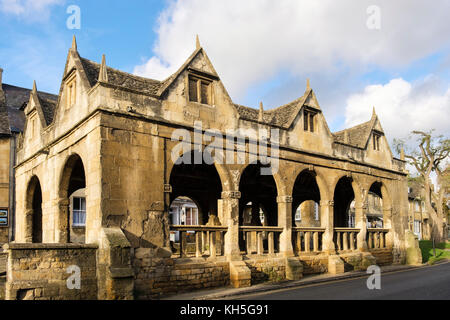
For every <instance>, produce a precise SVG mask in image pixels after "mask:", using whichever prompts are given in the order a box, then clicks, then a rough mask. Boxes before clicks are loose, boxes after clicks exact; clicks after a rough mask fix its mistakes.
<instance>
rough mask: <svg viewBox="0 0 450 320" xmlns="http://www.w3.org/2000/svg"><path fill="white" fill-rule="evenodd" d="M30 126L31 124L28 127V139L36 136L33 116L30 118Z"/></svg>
mask: <svg viewBox="0 0 450 320" xmlns="http://www.w3.org/2000/svg"><path fill="white" fill-rule="evenodd" d="M30 124H31V126H30V136H29V137H30V139H33V138H34V136H35V135H36V117H35V116H33V117H32V118H31V121H30Z"/></svg>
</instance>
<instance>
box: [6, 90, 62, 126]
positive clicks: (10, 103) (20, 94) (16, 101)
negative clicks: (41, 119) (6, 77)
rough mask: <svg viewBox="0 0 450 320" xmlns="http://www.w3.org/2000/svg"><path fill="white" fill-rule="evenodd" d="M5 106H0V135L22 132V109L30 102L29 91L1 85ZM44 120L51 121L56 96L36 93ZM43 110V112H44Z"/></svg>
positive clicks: (23, 117) (23, 120)
mask: <svg viewBox="0 0 450 320" xmlns="http://www.w3.org/2000/svg"><path fill="white" fill-rule="evenodd" d="M2 89H3V92H4V94H5V99H6V104H5V105H4V106H0V134H11V132H22V131H23V129H24V124H25V115H24V112H23V110H24V108H25V106H26V104H27V102H28V101H29V100H30V93H31V90H30V89H27V88H22V87H17V86H13V85H9V84H5V83H4V84H2ZM38 96H39V99H40V101H42V102H41V105H43V113H44V115H45V118H46V119H52V117H53V112H54V108H55V105H56V100H57V99H58V96H56V95H53V94H50V93H46V92H41V91H38ZM44 110H45V111H44ZM46 122H47V121H46Z"/></svg>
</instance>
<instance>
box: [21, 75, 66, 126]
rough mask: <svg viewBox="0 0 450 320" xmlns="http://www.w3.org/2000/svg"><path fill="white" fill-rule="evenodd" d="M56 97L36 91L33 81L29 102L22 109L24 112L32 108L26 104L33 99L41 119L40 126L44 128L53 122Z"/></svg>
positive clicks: (28, 111)
mask: <svg viewBox="0 0 450 320" xmlns="http://www.w3.org/2000/svg"><path fill="white" fill-rule="evenodd" d="M58 98H59V97H58V96H54V95H49V94H43V93H40V92H38V91H37V89H36V81H35V82H34V83H33V89H32V90H31V93H30V99H29V103H28V105H27V107H26V108H25V110H24V111H25V113H26V114H28V113H30V112H31V111H32V110H33V109H30V108H29V107H28V106H29V105H30V102H31V101H34V104H35V108H36V111H37V113H38V115H39V118H40V119H41V123H42V127H43V128H46V127H47V126H49V125H50V124H51V123H52V122H53V118H54V115H55V110H56V105H57V103H58Z"/></svg>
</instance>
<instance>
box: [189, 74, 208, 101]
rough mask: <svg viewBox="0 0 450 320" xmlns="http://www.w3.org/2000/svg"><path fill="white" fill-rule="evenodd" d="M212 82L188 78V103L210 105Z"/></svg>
mask: <svg viewBox="0 0 450 320" xmlns="http://www.w3.org/2000/svg"><path fill="white" fill-rule="evenodd" d="M211 84H212V82H211V81H209V80H205V79H200V78H197V77H193V76H189V101H192V102H198V103H202V104H212V91H211V90H212V89H211Z"/></svg>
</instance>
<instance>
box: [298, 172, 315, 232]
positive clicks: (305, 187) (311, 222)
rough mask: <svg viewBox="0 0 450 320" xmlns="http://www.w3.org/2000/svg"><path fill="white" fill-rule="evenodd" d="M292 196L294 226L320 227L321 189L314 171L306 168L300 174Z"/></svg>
mask: <svg viewBox="0 0 450 320" xmlns="http://www.w3.org/2000/svg"><path fill="white" fill-rule="evenodd" d="M292 198H293V202H292V218H293V221H292V226H294V227H320V212H319V203H320V190H319V186H318V185H317V181H316V177H315V173H314V172H311V171H308V170H305V171H303V172H301V173H300V174H299V175H298V177H297V179H296V180H295V183H294V189H293V192H292Z"/></svg>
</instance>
